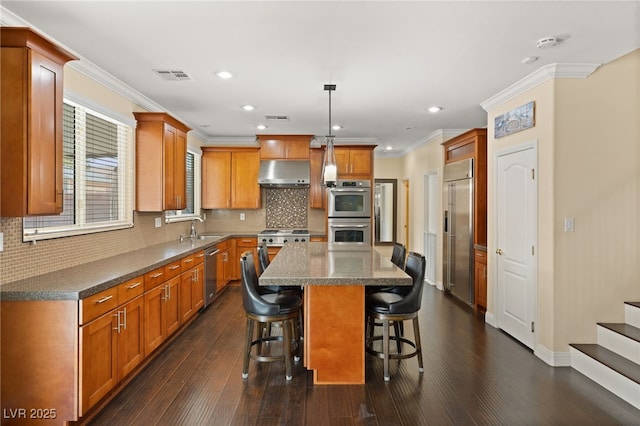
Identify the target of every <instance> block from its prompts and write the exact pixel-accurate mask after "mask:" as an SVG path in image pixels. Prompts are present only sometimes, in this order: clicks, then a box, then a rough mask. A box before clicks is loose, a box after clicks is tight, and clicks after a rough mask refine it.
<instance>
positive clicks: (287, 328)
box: [282, 319, 294, 380]
mask: <svg viewBox="0 0 640 426" xmlns="http://www.w3.org/2000/svg"><path fill="white" fill-rule="evenodd" d="M292 327H294V324H293V320H290V319H288V320H284V321H283V324H282V334H283V335H284V336H283V339H284V340H283V342H282V344H283V349H284V365H285V378H286V379H287V380H291V379H292V377H293V376H292V375H291V329H292Z"/></svg>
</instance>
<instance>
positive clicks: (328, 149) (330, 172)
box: [322, 84, 338, 187]
mask: <svg viewBox="0 0 640 426" xmlns="http://www.w3.org/2000/svg"><path fill="white" fill-rule="evenodd" d="M324 90H327V91H328V92H329V135H327V136H325V138H324V140H325V145H326V146H325V151H324V163H323V165H322V182H323V183H324V185H326V186H328V187H332V186H336V181H337V180H338V165H337V164H336V151H335V147H334V139H335V138H334V136H333V135H332V134H331V92H332V91H334V90H336V85H335V84H325V85H324Z"/></svg>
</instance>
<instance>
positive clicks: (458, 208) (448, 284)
mask: <svg viewBox="0 0 640 426" xmlns="http://www.w3.org/2000/svg"><path fill="white" fill-rule="evenodd" d="M443 180H444V199H445V200H446V201H445V202H446V206H445V210H444V251H443V262H444V265H443V272H444V275H443V277H444V288H445V290H446V291H449V292H451V294H452V295H454V296H456V297H457V298H459V299H460V300H462V301H463V302H465V303H468V304H471V305H473V303H474V293H475V292H474V286H473V186H474V185H473V159H472V158H469V159H467V160H461V161H457V162H455V163H450V164H447V165H445V166H444V179H443Z"/></svg>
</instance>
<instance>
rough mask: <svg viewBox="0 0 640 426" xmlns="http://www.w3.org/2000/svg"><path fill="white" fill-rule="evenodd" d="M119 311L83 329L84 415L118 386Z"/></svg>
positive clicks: (82, 408) (81, 358)
mask: <svg viewBox="0 0 640 426" xmlns="http://www.w3.org/2000/svg"><path fill="white" fill-rule="evenodd" d="M116 317H117V310H113V311H109V312H108V313H106V314H104V315H103V316H101V317H99V318H97V319H95V320H93V321H91V322H90V323H88V324H87V325H84V326H82V327H80V357H79V358H80V368H79V373H80V379H79V384H80V415H84V414H85V413H86V412H87V410H89V408H91V407H92V406H93V405H94V404H95V403H96V402H98V401H100V399H101V398H102V397H103V396H105V395H106V394H107V393H108V392H109V391H110V390H111V389H113V387H114V386H115V385H116V384H117V383H118V371H117V360H118V350H117V345H118V334H117V332H116V331H115V330H114V328H116V324H117V320H116Z"/></svg>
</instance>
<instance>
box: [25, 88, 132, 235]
mask: <svg viewBox="0 0 640 426" xmlns="http://www.w3.org/2000/svg"><path fill="white" fill-rule="evenodd" d="M62 122H63V123H62V132H63V169H62V170H63V171H62V173H63V208H62V214H61V215H59V216H58V215H53V216H34V217H28V218H24V219H23V241H35V240H42V239H49V238H58V237H65V236H71V235H80V234H88V233H93V232H101V231H108V230H113V229H121V228H128V227H131V226H133V201H132V200H133V143H132V141H131V126H129V125H126V124H123V123H122V122H120V121H116V120H114V119H112V118H109V117H108V116H106V115H103V114H101V113H98V112H96V111H92V110H90V109H88V108H86V107H83V106H82V105H80V104H79V103H76V102H73V101H71V100H68V99H65V100H64V104H63V118H62Z"/></svg>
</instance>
